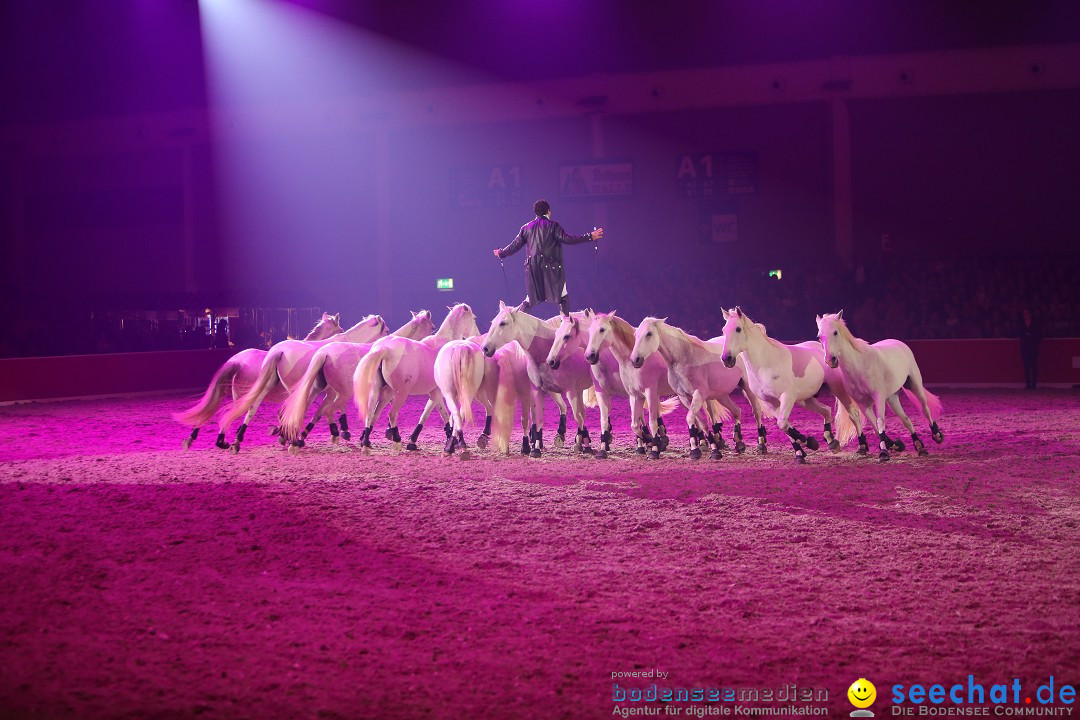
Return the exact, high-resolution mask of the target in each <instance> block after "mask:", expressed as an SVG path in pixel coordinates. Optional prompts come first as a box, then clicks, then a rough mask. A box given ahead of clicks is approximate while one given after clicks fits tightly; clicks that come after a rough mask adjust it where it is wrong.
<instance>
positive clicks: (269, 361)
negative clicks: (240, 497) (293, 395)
mask: <svg viewBox="0 0 1080 720" xmlns="http://www.w3.org/2000/svg"><path fill="white" fill-rule="evenodd" d="M386 332H387V328H386V323H385V322H383V319H382V317H380V316H379V315H369V316H368V317H366V318H364V319H363V320H361V321H360V322H358V323H356V324H355V325H353V326H352V327H351V328H349V329H348V330H346V331H345V332H342V333H338V334H337V335H332V336H330V337H329V338H327V339H325V340H318V341H314V342H311V341H305V340H285V341H283V342H280V343H278V344H277V345H275V346H274V347H273V348H271V349H270V350H269V351H268V352H267V353H266V357H265V358H263V363H262V367H261V368H260V369H259V377H258V379H257V380H256V381H255V384H254V385H252V386H251V388H250V389H249V390H248V391H247V392H246V393H244V394H243V396H242V397H240V398H239V399H238V400H237V401H236V402H234V403H233V404H232V406H230V407H229V409H228V410H226V411H225V413H224V414H223V415H222V418H221V423H222V429H224V428H226V427H228V426H229V424H230V423H232V421H233V420H236V419H237V418H238V417H240V416H241V415H244V421H243V422H242V423H241V424H240V427H239V428H237V430H236V439H235V441H234V442H233V444H232V445H231V446H227V447H229V448H230V449H231V450H232V451H233V452H240V443H242V442H243V441H244V432H245V431H246V430H247V426H248V424H249V423H250V422H251V419H252V418H253V417H255V413H256V412H258V410H259V405H261V404H262V402H263V400H265V399H266V398H267V396H268V395H270V393H271V392H273V390H274V389H275V388H276V387H278V386H281V387H282V388H284V390H285V391H286V392H288V391H289V389H290V388H292V387H293V386H294V385H296V384H297V383H298V382H300V380H301V378H303V377H304V372H305V371H306V370H307V366H308V363H309V362H311V358H312V357H313V356H314V355H315V352H316V351H317V350H318V349H319V348H321V347H323V346H324V345H327V344H329V343H333V342H368V341H370V340H374V339H375V338H377V337H382V336H383V335H385V334H386ZM221 441H222V442H224V436H222V438H221Z"/></svg>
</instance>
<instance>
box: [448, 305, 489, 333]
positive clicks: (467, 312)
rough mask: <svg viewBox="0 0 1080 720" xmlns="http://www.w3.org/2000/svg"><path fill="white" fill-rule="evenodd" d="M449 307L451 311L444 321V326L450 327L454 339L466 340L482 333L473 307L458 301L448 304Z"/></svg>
mask: <svg viewBox="0 0 1080 720" xmlns="http://www.w3.org/2000/svg"><path fill="white" fill-rule="evenodd" d="M447 309H448V310H449V311H450V313H449V314H448V315H447V316H446V320H445V321H443V327H447V328H449V329H450V332H451V335H452V339H454V340H465V339H467V338H470V337H472V336H474V335H479V334H480V328H478V327H476V315H475V314H474V313H473V311H472V308H471V307H469V306H468V305H466V304H465V303H458V304H457V305H449V306H447Z"/></svg>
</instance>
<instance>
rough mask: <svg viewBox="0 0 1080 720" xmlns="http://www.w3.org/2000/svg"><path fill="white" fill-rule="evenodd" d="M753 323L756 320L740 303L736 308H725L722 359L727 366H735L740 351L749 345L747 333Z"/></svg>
mask: <svg viewBox="0 0 1080 720" xmlns="http://www.w3.org/2000/svg"><path fill="white" fill-rule="evenodd" d="M753 325H754V321H753V320H751V319H750V318H749V317H748V316H747V315H746V313H744V312H743V311H742V308H741V307H739V306H738V305H736V306H735V309H734V310H724V333H723V335H724V352H723V355H721V359H722V360H723V361H724V365H725V366H727V367H729V368H732V367H735V363H736V361H737V360H738V357H739V353H741V352H743V351H744V350H746V348H747V346H748V345H749V341H748V338H747V335H748V331H749V329H750V328H751V327H752V326H753Z"/></svg>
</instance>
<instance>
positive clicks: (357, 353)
mask: <svg viewBox="0 0 1080 720" xmlns="http://www.w3.org/2000/svg"><path fill="white" fill-rule="evenodd" d="M433 332H435V323H433V322H432V321H431V313H430V312H429V311H427V310H421V311H420V312H418V313H417V312H414V313H412V319H411V320H409V322H407V323H405V324H404V325H402V326H401V327H400V328H398V329H397V330H395V331H394V332H392V333H391V336H397V337H407V338H412V339H413V340H419V339H420V338H423V337H427V336H428V335H430V334H432V333H433ZM372 345H373V343H350V342H335V343H330V344H329V345H324V346H323V347H321V348H319V349H318V350H317V351H316V352H315V355H314V357H312V358H311V362H310V363H309V364H308V368H307V372H305V373H304V377H303V379H302V380H301V381H300V383H299V384H298V385H296V386H295V387H294V388H293V389H292V392H290V393H289V399H288V400H287V401H286V403H285V405H284V407H282V409H281V433H282V437H284V438H287V439H288V440H291V441H292V445H291V446H290V449H292V448H301V447H303V446H304V441H305V440H306V438H307V436H308V433H310V432H311V430H312V428H314V427H315V423H316V422H318V420H319V418H320V417H326V418H327V420H329V423H330V442H333V443H336V442H337V441H338V425H337V423H335V422H334V417H335V416H339V417H338V421H339V422H340V423H341V437H342V438H344V439H345V440H349V439H351V437H352V436H351V434H350V433H349V424H348V419H347V418H346V415H345V409H346V406H347V405H348V402H349V400H351V399H352V392H353V374H354V373H355V372H356V366H357V365H359V364H360V359H361V358H363V357H364V355H366V354H367V353H368V351H369V350H371V346H372ZM323 390H325V391H326V395H325V396H324V398H323V401H322V402H321V403H320V404H319V407H318V409H316V411H315V415H314V416H313V417H312V418H311V421H310V422H309V423H308V424H307V427H305V428H304V429H303V430H302V431H301V430H300V425H301V424H302V423H303V422H304V416H305V414H306V413H307V409H308V406H309V405H310V404H311V402H312V400H314V399H315V396H316V395H318V394H319V393H320V392H322V391H323Z"/></svg>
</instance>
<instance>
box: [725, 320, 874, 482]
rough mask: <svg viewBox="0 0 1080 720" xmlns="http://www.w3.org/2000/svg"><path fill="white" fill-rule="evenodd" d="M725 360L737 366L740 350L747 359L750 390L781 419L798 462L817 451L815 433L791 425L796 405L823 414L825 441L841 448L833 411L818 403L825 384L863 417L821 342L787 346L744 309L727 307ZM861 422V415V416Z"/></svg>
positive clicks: (726, 362)
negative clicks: (829, 363)
mask: <svg viewBox="0 0 1080 720" xmlns="http://www.w3.org/2000/svg"><path fill="white" fill-rule="evenodd" d="M724 319H725V321H726V322H725V323H724V363H725V364H727V365H728V366H729V367H734V366H735V363H736V362H737V360H738V359H739V356H740V354H741V355H742V357H743V360H744V362H745V363H746V378H747V381H748V384H749V385H750V389H751V390H752V391H753V392H754V394H755V395H757V396H758V398H760V399H761V400H762V401H764V402H765V403H766V404H767V405H768V406H769V407H770V408H771V409H772V413H771V414H772V415H773V416H774V417H775V418H776V426H777V427H778V428H780V430H781V431H783V432H784V433H786V434H787V435H788V437H789V438H791V446H792V447H793V448H794V449H795V460H796V462H799V463H802V462H805V461H806V451H805V450H804V449H803V447H802V445H801V443H805V444H806V447H808V448H809V449H811V450H817V449H818V447H819V446H818V442H817V440H816V439H815V438H813V437H808V436H806V435H803V434H802V433H800V432H799V431H798V430H796V429H795V427H794V426H792V425H791V422H790V420H789V418H790V417H791V410H792V408H793V407H794V406H795V405H800V406H802V407H804V408H806V409H808V410H813V411H814V412H816V413H818V414H819V415H821V417H822V418H823V419H824V422H825V425H824V436H825V442H826V443H828V445H829V449H830V450H832V451H833V452H836V451H838V450H839V449H840V443H839V442H838V441H837V440H836V438H835V437H834V436H833V433H832V419H833V416H832V411H831V410H829V408H828V407H827V406H825V405H823V404H822V403H821V402H819V401H818V399H817V395H818V393H819V392H821V388H822V386H823V385H826V384H827V385H828V387H829V389H830V390H831V391H832V393H833V395H834V396H835V397H836V399H837V401H838V402H840V403H841V404H842V405H843V406H844V407H846V408H848V409H849V411H852V412H853V413H854V414H855V415H856V416H858V409H857V408H856V407H855V405H854V403H853V401H852V400H851V397H850V395H848V393H847V389H846V388H845V387H844V382H843V376H842V375H841V373H839V372H829V371H828V370H827V368H826V367H825V363H824V361H823V360H822V358H821V351H820V348H819V347H818V344H817V343H816V342H804V343H799V344H797V345H784V344H783V343H780V342H778V341H776V340H773V339H772V338H771V337H769V335H768V333H767V332H766V331H765V326H764V325H761V324H759V323H755V322H754V321H753V320H751V319H750V318H749V317H747V315H746V314H745V313H743V311H742V309H741V308H738V307H736V308H735V309H734V310H725V311H724ZM859 422H860V423H861V422H862V420H861V417H860V418H859Z"/></svg>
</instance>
